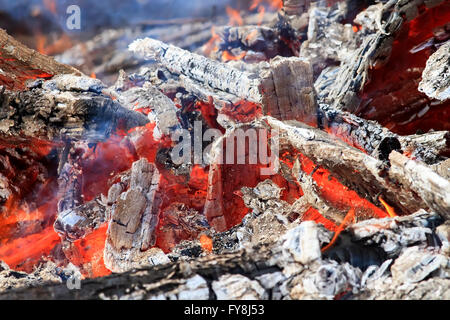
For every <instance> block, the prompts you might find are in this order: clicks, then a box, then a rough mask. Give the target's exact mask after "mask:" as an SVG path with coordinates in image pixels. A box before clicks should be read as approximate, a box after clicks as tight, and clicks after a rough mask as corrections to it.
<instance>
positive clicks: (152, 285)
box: [0, 211, 448, 300]
mask: <svg viewBox="0 0 450 320" xmlns="http://www.w3.org/2000/svg"><path fill="white" fill-rule="evenodd" d="M270 214H271V213H262V215H270ZM435 219H436V215H435V214H433V213H426V212H423V211H421V212H418V213H417V214H414V215H412V216H409V217H397V218H392V219H378V220H376V219H374V220H371V221H365V222H361V223H359V224H356V225H354V226H353V227H352V229H351V230H350V232H348V234H347V237H349V240H350V241H351V242H352V247H353V248H352V249H349V247H348V246H347V247H346V249H347V250H351V254H350V255H348V254H347V255H345V254H343V251H342V250H343V248H345V247H344V245H343V243H341V244H336V246H335V247H334V248H332V249H333V250H334V251H333V253H329V254H324V255H322V254H321V251H320V247H321V246H323V245H324V244H326V243H327V242H328V241H329V239H330V232H329V231H327V230H326V229H325V228H323V227H321V226H320V225H316V224H315V223H313V222H311V221H307V222H303V223H301V224H300V225H297V226H296V225H294V226H292V227H291V228H289V229H285V230H284V231H283V233H282V235H281V236H280V237H279V238H278V240H275V241H269V242H264V243H257V242H253V243H252V244H251V245H248V246H244V247H243V248H242V249H238V250H237V251H234V252H229V253H222V254H221V255H215V254H212V255H207V256H205V257H200V258H198V259H195V260H190V261H185V260H183V259H178V261H177V262H172V263H164V264H161V265H157V266H152V267H145V268H142V269H139V270H137V271H128V272H126V273H122V274H115V275H111V276H109V277H104V278H98V279H88V280H83V281H82V282H81V289H80V290H68V288H67V286H66V285H64V284H50V283H49V284H47V285H45V286H40V287H38V288H29V289H27V290H23V289H19V290H13V291H7V292H4V293H0V299H24V298H27V299H36V298H38V299H43V298H47V297H52V298H53V299H114V298H120V299H165V298H166V297H171V298H172V299H180V300H184V299H192V298H196V299H213V298H216V299H243V298H255V299H262V298H264V297H268V294H269V293H270V294H271V297H272V299H307V298H309V299H318V298H322V299H324V298H325V299H336V298H338V297H340V296H342V295H343V294H346V295H349V297H352V298H355V299H358V298H362V297H366V298H368V297H371V296H379V295H380V294H385V295H388V296H389V295H390V296H392V295H394V296H396V295H397V296H402V297H403V298H404V295H408V296H409V297H410V295H411V294H413V296H416V295H420V294H421V293H422V295H424V294H425V293H426V296H427V297H433V294H435V295H442V292H438V293H436V287H438V288H447V287H448V285H447V284H448V279H446V275H445V274H446V272H448V257H447V256H444V255H442V254H439V253H436V252H435V251H433V250H432V249H427V248H426V247H427V246H428V244H427V243H428V240H427V236H425V235H426V234H432V233H433V232H434V230H436V225H439V224H440V223H439V222H437V221H436V220H435ZM245 228H246V227H245V226H240V227H239V228H237V229H235V231H234V232H237V231H238V230H240V231H241V232H245V230H243V229H245ZM397 231H398V232H397ZM380 234H386V235H387V236H386V237H383V236H380ZM417 234H420V236H419V237H417V236H416V235H417ZM342 240H343V239H342ZM341 242H342V241H341ZM374 246H375V247H377V248H379V249H381V250H382V251H384V250H385V249H386V250H388V251H389V250H391V249H392V248H393V247H394V248H395V250H394V251H395V252H394V251H389V252H390V253H391V255H390V258H389V259H388V260H386V258H384V259H383V260H381V261H379V263H376V264H372V265H371V266H370V267H368V268H366V269H364V271H363V270H361V269H360V268H359V267H356V266H355V265H357V264H358V263H361V261H359V262H357V260H358V259H359V260H366V259H368V257H367V256H364V257H363V256H359V255H358V254H356V252H357V251H356V249H355V247H356V248H359V250H370V248H373V247H374ZM330 250H331V249H330ZM358 257H359V258H358ZM421 264H423V265H422V266H421ZM390 265H392V269H391V270H389V266H390ZM419 266H421V267H419ZM405 272H406V273H407V274H408V277H405ZM427 277H428V278H429V280H425V279H426V278H427ZM393 281H395V282H396V283H399V284H404V285H405V286H408V288H409V290H406V291H405V292H403V293H399V292H396V293H393V292H392V282H393ZM239 284H245V287H244V288H243V286H240V285H239ZM439 284H440V285H439ZM375 288H378V289H375ZM380 288H382V289H380ZM397 291H398V290H397ZM447 292H448V288H447ZM446 294H448V293H446ZM439 297H440V298H442V297H441V296H439ZM435 298H438V296H436V297H435Z"/></svg>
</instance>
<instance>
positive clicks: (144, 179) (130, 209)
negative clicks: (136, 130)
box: [104, 159, 161, 272]
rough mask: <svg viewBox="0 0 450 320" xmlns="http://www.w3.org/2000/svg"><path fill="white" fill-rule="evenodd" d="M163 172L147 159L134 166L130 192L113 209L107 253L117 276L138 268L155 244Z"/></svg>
mask: <svg viewBox="0 0 450 320" xmlns="http://www.w3.org/2000/svg"><path fill="white" fill-rule="evenodd" d="M159 179H160V176H159V172H158V169H156V167H155V166H154V165H153V164H150V163H149V162H148V161H147V160H146V159H141V160H139V161H136V162H134V163H133V166H132V168H131V178H130V188H129V190H128V191H126V192H124V193H122V194H121V195H120V196H119V198H118V199H117V201H116V203H115V204H114V205H113V208H112V213H111V220H110V223H109V227H108V236H107V240H106V244H105V249H104V261H105V266H106V267H107V268H108V269H110V270H111V271H114V272H124V271H126V270H129V269H132V268H135V267H136V266H138V265H139V264H140V263H142V262H143V261H144V262H145V255H148V254H149V253H148V252H146V251H147V250H148V249H149V248H150V247H151V246H153V245H154V244H155V240H156V235H155V228H156V226H157V224H158V219H159V210H160V205H161V195H159V194H158V186H159Z"/></svg>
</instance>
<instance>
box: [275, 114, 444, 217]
mask: <svg viewBox="0 0 450 320" xmlns="http://www.w3.org/2000/svg"><path fill="white" fill-rule="evenodd" d="M267 121H268V123H269V125H270V126H271V127H272V128H274V129H278V130H280V132H281V133H285V134H286V138H287V140H288V141H289V143H290V144H292V145H293V146H294V147H295V148H296V149H297V150H298V151H299V152H301V153H302V154H303V155H305V156H306V157H308V158H310V159H311V160H313V161H314V163H316V165H321V166H323V167H324V168H326V169H328V170H330V172H331V173H332V174H333V175H334V176H335V177H336V178H338V179H339V180H340V181H342V182H343V183H344V184H345V185H347V186H349V187H351V189H352V190H354V191H356V192H357V193H358V194H360V195H361V196H362V197H363V198H366V199H370V201H371V202H372V203H377V202H378V197H379V195H380V194H381V195H382V196H383V198H384V199H389V200H386V201H388V202H389V203H395V204H396V206H397V208H396V209H398V211H399V212H405V213H413V212H415V211H417V210H419V209H421V208H427V207H428V205H427V202H428V201H427V200H426V199H425V198H424V199H422V198H420V197H419V196H417V195H415V192H414V190H417V187H414V185H413V181H412V180H411V179H407V180H405V179H403V180H401V182H402V183H401V184H400V185H398V184H394V183H392V182H389V181H387V180H386V179H385V175H386V173H388V174H394V173H391V170H389V169H388V168H386V167H385V165H383V163H382V162H381V161H379V160H376V159H375V158H373V157H370V156H368V155H366V154H364V153H363V152H361V151H359V150H357V149H354V148H351V147H349V146H347V145H345V144H343V143H338V142H337V141H333V140H331V139H330V138H329V137H327V136H326V135H325V134H324V133H323V132H321V131H319V130H315V129H312V128H308V127H305V126H302V125H300V124H298V123H297V124H294V123H290V124H287V123H283V122H281V121H278V120H276V119H273V118H270V117H267ZM391 154H392V153H391ZM411 163H414V164H416V162H414V161H412V162H411ZM417 165H418V164H417ZM383 167H384V169H383ZM401 168H403V166H401ZM398 170H399V169H398ZM416 170H419V171H420V169H419V168H417V167H415V168H413V169H412V172H415V173H414V174H419V173H418V172H419V171H416ZM428 170H429V171H427V172H431V169H428ZM355 171H356V172H358V175H356V176H355V174H354V173H355ZM383 171H386V172H383ZM392 172H395V171H392ZM412 172H411V174H412ZM434 178H436V180H435V181H434V184H441V183H442V180H444V179H443V178H441V177H439V176H438V175H437V174H434V175H430V179H431V180H433V179H434ZM398 182H400V181H398ZM422 183H423V186H422V187H421V188H425V190H426V189H427V187H425V185H428V184H429V181H427V182H425V181H422ZM422 183H420V182H419V184H420V185H421V184H422ZM442 192H443V193H442V194H443V197H444V198H447V197H448V194H449V193H448V191H446V190H443V191H442ZM438 212H439V213H440V214H442V215H444V216H445V215H446V214H447V213H446V212H448V207H447V205H443V207H441V208H440V210H439V211H438Z"/></svg>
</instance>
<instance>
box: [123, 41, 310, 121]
mask: <svg viewBox="0 0 450 320" xmlns="http://www.w3.org/2000/svg"><path fill="white" fill-rule="evenodd" d="M130 50H132V51H134V52H136V53H139V54H141V55H143V56H144V57H146V58H148V59H155V60H157V61H159V62H161V63H162V64H163V65H164V66H165V67H166V68H167V69H168V70H169V71H171V72H173V73H176V74H183V75H185V76H187V77H189V78H191V79H193V80H195V81H198V82H200V83H201V84H204V85H206V86H208V87H210V88H212V89H217V90H220V91H223V92H225V93H230V94H233V95H234V96H236V97H239V98H240V99H244V100H247V101H250V102H254V103H259V104H262V106H263V110H264V112H266V113H268V114H272V115H273V116H275V117H279V118H280V119H282V120H287V119H297V120H303V121H306V122H314V121H315V114H316V110H317V105H316V102H315V94H314V89H313V79H312V72H311V69H310V66H309V64H308V62H307V61H305V60H302V59H298V58H275V59H273V60H272V61H271V63H270V68H268V69H266V70H263V71H262V72H261V74H260V75H255V74H252V73H249V72H245V71H239V70H237V69H234V68H231V67H229V66H228V65H226V64H223V63H220V62H217V61H213V60H210V59H208V58H205V57H202V56H199V55H197V54H193V53H190V52H188V51H185V50H182V49H180V48H177V47H174V46H172V45H167V44H164V43H162V42H160V41H157V40H153V39H149V38H147V39H141V40H137V41H135V42H133V43H132V44H131V45H130Z"/></svg>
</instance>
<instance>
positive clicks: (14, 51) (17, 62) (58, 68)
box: [0, 29, 82, 90]
mask: <svg viewBox="0 0 450 320" xmlns="http://www.w3.org/2000/svg"><path fill="white" fill-rule="evenodd" d="M59 74H73V75H78V76H81V75H82V74H81V72H80V71H78V70H77V69H75V68H73V67H71V66H69V65H66V64H62V63H59V62H56V61H55V60H54V59H53V58H51V57H48V56H45V55H42V54H40V53H39V52H37V51H35V50H32V49H30V48H28V47H26V46H25V45H23V44H21V43H20V42H18V41H17V40H15V39H14V38H13V37H11V36H9V35H8V34H7V33H6V31H5V30H3V29H0V86H4V87H6V88H8V89H10V90H23V89H25V81H26V80H30V79H37V78H51V77H53V76H55V75H59Z"/></svg>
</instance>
